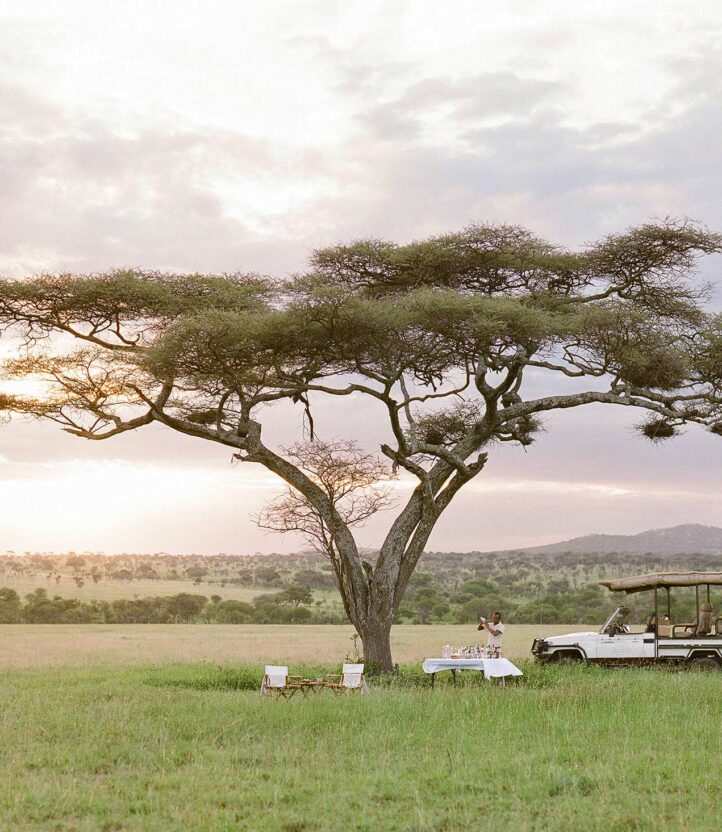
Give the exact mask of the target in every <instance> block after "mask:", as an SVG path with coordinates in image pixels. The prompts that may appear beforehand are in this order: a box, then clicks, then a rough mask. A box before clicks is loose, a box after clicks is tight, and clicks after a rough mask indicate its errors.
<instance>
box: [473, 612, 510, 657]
mask: <svg viewBox="0 0 722 832" xmlns="http://www.w3.org/2000/svg"><path fill="white" fill-rule="evenodd" d="M476 629H477V630H486V631H487V632H488V633H489V638H488V640H487V642H486V646H487V647H489V648H490V649H491V650H493V651H494V652H495V653H498V654H499V655H501V646H502V642H503V640H504V629H505V627H504V624H503V622H502V620H501V613H500V612H499V610H496V611H495V612H493V613H492V616H491V621H487V620H486V618H483V617H482V618H480V619H479V626H478V627H477V628H476Z"/></svg>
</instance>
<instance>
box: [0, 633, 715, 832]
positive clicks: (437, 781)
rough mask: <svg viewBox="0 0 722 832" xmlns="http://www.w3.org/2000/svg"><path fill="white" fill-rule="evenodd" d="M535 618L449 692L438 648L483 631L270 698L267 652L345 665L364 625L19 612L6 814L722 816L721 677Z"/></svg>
mask: <svg viewBox="0 0 722 832" xmlns="http://www.w3.org/2000/svg"><path fill="white" fill-rule="evenodd" d="M538 629H539V628H535V627H514V626H510V628H509V648H510V649H509V652H510V654H511V655H512V656H513V658H514V660H515V661H516V662H517V663H518V664H519V665H520V666H521V667H522V668H523V670H524V672H525V676H524V677H523V679H520V680H518V681H517V682H515V683H511V684H509V685H507V687H506V688H502V687H501V686H498V685H497V684H492V683H488V682H483V681H482V680H481V679H480V678H479V675H478V674H470V673H469V674H466V675H465V676H464V678H463V681H462V682H461V683H460V684H459V685H458V686H457V687H454V686H453V685H452V684H451V681H450V680H448V679H447V680H444V679H441V678H440V679H439V681H437V685H436V688H435V690H433V691H432V690H431V689H430V686H429V681H428V677H426V676H425V675H424V674H423V673H422V672H421V669H420V664H419V661H420V659H421V657H422V656H424V655H427V656H428V655H433V654H434V653H438V650H439V648H440V646H441V644H443V643H445V642H446V641H450V642H451V643H470V642H473V641H474V640H475V639H473V637H472V636H471V634H470V631H469V630H470V628H468V627H453V626H444V625H440V626H435V625H431V626H416V627H411V626H409V627H403V626H400V627H397V628H395V630H396V632H395V635H394V649H395V655H396V658H397V659H398V660H399V662H400V663H401V666H400V669H399V673H398V675H396V676H394V677H392V678H388V679H385V680H383V681H374V680H372V681H371V693H370V695H369V696H358V695H345V696H335V695H333V694H332V693H331V692H329V691H322V692H321V693H319V694H318V695H309V696H308V697H307V698H306V699H303V698H301V697H300V696H297V697H295V698H293V699H291V700H290V701H284V700H281V701H274V700H271V699H269V698H261V697H259V695H258V688H259V685H260V679H261V675H262V669H263V668H262V665H263V661H264V660H268V661H270V660H279V661H281V660H283V661H285V662H287V663H289V665H290V667H291V672H292V673H298V674H301V675H306V676H310V677H312V678H315V677H317V676H319V675H322V674H325V673H329V672H337V671H338V669H339V666H340V662H341V660H342V659H343V657H344V655H345V652H347V651H348V649H349V647H352V642H351V640H350V634H351V629H350V628H346V627H332V626H318V627H313V626H296V627H290V626H289V627H272V626H265V627H253V626H242V625H239V626H235V627H221V626H183V625H174V626H165V627H164V626H142V625H137V626H135V627H133V626H126V627H110V626H84V625H77V626H72V625H68V626H64V627H63V626H47V625H45V626H38V627H31V626H20V625H18V626H13V625H8V626H4V627H2V628H1V629H0V639H1V641H2V650H1V651H0V656H2V663H3V666H4V667H5V670H4V672H3V675H2V680H1V682H0V708H1V713H2V721H1V722H0V730H1V731H2V736H1V737H0V743H1V744H0V748H2V777H1V778H0V812H1V815H0V828H2V829H3V830H12V832H15V831H16V830H17V831H18V832H19V830H57V831H58V832H61V831H62V832H71V830H75V832H91V831H92V832H95V830H103V831H104V832H121V830H122V831H123V832H125V831H126V830H127V831H128V832H131V831H133V830H152V831H153V832H156V830H157V831H158V832H160V830H163V832H165V830H174V829H183V830H193V831H194V832H195V831H196V830H197V831H198V832H200V831H201V830H204V831H205V830H208V832H211V830H212V831H213V832H215V831H216V830H282V831H283V832H301V831H302V830H339V829H354V830H378V829H384V830H461V829H469V828H476V827H478V826H479V825H480V824H483V825H484V827H487V828H494V829H498V830H580V829H584V830H602V829H604V830H619V832H626V830H647V829H649V830H652V829H654V830H657V829H659V828H669V829H676V830H708V829H709V830H711V829H718V828H719V814H718V807H719V804H720V799H721V798H722V781H721V780H720V777H719V767H718V765H717V764H716V761H717V760H718V755H719V747H720V740H721V739H722V737H721V729H720V725H722V706H721V697H720V693H721V682H722V679H721V678H720V674H718V673H690V672H670V671H662V670H657V669H646V670H616V671H609V670H602V669H597V668H580V667H543V666H538V665H536V664H534V663H532V662H531V661H529V660H528V658H525V656H528V647H529V645H530V639H531V638H532V637H533V635H534V634H535V631H536V630H538ZM541 629H543V630H545V632H547V634H551V633H552V632H559V631H561V630H562V629H564V628H563V627H547V628H543V627H542V628H541ZM566 629H569V628H568V627H567V628H566ZM463 636H466V638H463ZM173 645H175V647H174V648H173ZM108 648H109V649H108ZM101 656H103V657H104V658H102V659H101Z"/></svg>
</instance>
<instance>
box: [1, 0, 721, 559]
mask: <svg viewBox="0 0 722 832" xmlns="http://www.w3.org/2000/svg"><path fill="white" fill-rule="evenodd" d="M721 24H722V7H720V4H719V3H718V2H716V1H715V0H709V2H704V0H702V1H700V0H698V2H696V3H695V4H693V5H690V6H687V7H686V8H685V6H684V5H683V4H681V3H679V2H676V0H675V2H670V1H668V2H664V0H654V2H647V1H646V0H640V2H637V3H629V2H628V0H625V2H615V0H604V2H602V0H597V1H596V2H595V1H594V0H590V1H589V2H585V3H579V2H578V0H576V2H564V0H553V2H552V0H546V2H539V0H536V1H535V2H531V1H530V2H524V1H522V0H519V2H515V0H506V1H505V0H500V2H496V3H493V4H492V3H485V2H478V0H476V2H449V1H448V0H447V2H445V3H438V2H426V0H413V2H412V1H411V0H410V1H409V2H398V0H384V2H369V0H364V1H363V2H352V1H351V0H346V1H345V2H328V1H327V0H307V1H306V2H305V3H298V2H280V0H279V1H278V2H273V1H272V0H271V1H270V2H267V3H265V4H261V3H256V2H239V0H234V1H233V2H218V1H217V0H216V2H214V0H204V2H191V1H190V0H174V2H173V3H172V4H169V3H167V2H160V0H143V2H139V1H138V0H125V1H124V2H122V3H121V2H114V0H108V2H104V3H98V2H94V1H93V0H88V1H87V2H80V1H79V0H62V2H50V0H33V2H32V3H26V4H21V3H17V2H15V1H14V0H13V2H7V1H6V0H0V273H3V274H5V275H11V276H17V277H20V276H24V275H29V274H33V273H37V272H40V271H48V270H49V271H58V270H68V271H77V272H87V271H93V270H100V269H107V268H109V267H114V266H140V267H153V268H159V269H169V270H171V269H172V270H199V271H206V272H213V271H216V272H217V271H238V270H240V271H259V272H263V273H269V274H275V275H286V274H289V273H292V272H294V271H297V270H300V269H303V267H304V265H305V261H306V257H307V255H308V252H309V251H310V250H311V249H313V248H315V247H318V246H323V245H327V244H330V243H334V242H337V241H346V240H349V239H353V238H358V237H367V236H375V237H384V238H389V239H396V240H401V241H405V240H410V239H414V238H419V237H423V236H426V235H429V234H434V233H439V232H445V231H450V230H455V229H459V228H461V227H463V226H464V225H466V224H468V223H470V222H512V223H521V224H524V225H526V226H528V227H529V228H531V229H532V230H534V231H535V232H537V233H539V234H541V235H544V236H546V237H548V238H549V239H551V240H552V241H554V242H557V243H562V244H565V245H568V246H581V245H583V244H584V243H585V242H588V241H590V240H594V239H596V238H598V237H600V236H602V235H604V234H607V233H609V232H613V231H618V230H622V229H624V228H625V227H627V226H629V225H634V224H637V223H640V222H644V221H646V220H648V219H650V218H654V217H664V216H667V215H674V216H680V215H686V216H690V217H692V218H693V219H695V220H699V221H701V222H704V223H707V224H708V225H710V226H711V227H712V228H715V229H716V230H720V229H722V217H721V216H720V203H721V202H722V199H721V198H720V194H721V193H722V169H721V162H720V160H721V159H722V155H721V154H720V135H721V128H722V119H721V118H720V112H721V105H720V101H721V100H722V98H721V95H720V93H722V89H721V87H722V81H721V79H722V52H721V51H720V43H721V42H722V40H721V39H720V28H722V27H721ZM720 265H721V263H720V261H719V259H716V260H714V261H713V260H708V261H707V262H706V263H705V266H704V270H705V275H706V276H707V277H708V278H710V279H713V280H719V272H720ZM3 347H5V348H7V343H5V344H3V342H0V351H1V350H2V349H3ZM0 386H1V385H0ZM357 408H358V404H357V403H355V402H354V401H353V400H344V401H343V402H342V404H341V405H340V409H339V410H338V411H337V415H336V416H335V417H334V418H327V419H326V421H325V422H324V423H323V426H324V429H325V431H326V435H327V436H332V435H352V434H355V435H357V436H358V437H360V438H361V439H362V441H364V442H365V443H366V444H372V443H373V442H374V441H375V435H374V434H373V432H372V431H371V427H370V426H371V424H372V419H371V416H372V415H373V414H370V413H368V412H367V411H366V410H358V409H357ZM274 418H275V419H276V421H275V422H272V428H273V430H275V433H276V434H277V438H279V439H280V438H281V437H282V435H284V436H285V432H286V431H287V429H288V427H289V423H288V420H287V418H286V417H284V416H282V415H280V416H278V417H274ZM638 420H639V415H637V416H630V415H629V414H626V413H617V412H614V411H613V410H611V409H607V410H605V409H604V408H598V409H597V410H593V409H590V410H586V411H585V412H584V414H581V413H566V414H563V415H560V416H557V417H554V418H551V419H549V420H547V426H546V427H547V432H546V433H545V434H544V435H543V436H542V437H541V438H540V440H539V442H538V444H536V445H534V446H533V447H532V448H530V449H529V450H528V451H527V452H524V451H523V450H521V449H512V448H506V447H505V448H504V449H503V450H501V451H499V452H495V453H494V455H493V456H492V457H491V460H490V463H489V464H488V466H487V468H486V469H485V471H484V472H483V474H482V475H481V477H479V478H478V479H477V480H476V481H475V482H474V483H472V484H471V485H470V486H468V487H467V490H466V492H465V493H463V492H462V494H461V495H460V496H459V497H458V498H457V502H456V504H455V505H454V506H453V508H452V509H450V510H449V512H448V516H447V517H445V519H444V520H443V521H442V522H441V523H440V524H439V527H438V529H437V530H436V532H435V534H434V536H433V537H432V540H431V543H430V548H432V549H436V550H440V549H456V550H461V549H463V550H467V549H491V548H500V547H504V548H506V547H512V546H525V545H533V544H537V543H545V542H551V541H555V540H559V539H563V538H568V537H572V536H575V535H579V534H586V533H592V532H610V533H615V532H618V533H627V532H636V531H641V530H643V529H645V528H650V527H655V526H669V525H673V524H676V523H683V522H700V523H707V524H717V525H722V465H721V464H720V463H721V461H722V443H720V441H719V439H717V438H716V437H713V436H710V435H709V434H704V433H703V432H702V431H701V430H694V429H690V430H689V431H688V432H687V434H686V435H684V436H682V437H681V438H679V439H678V440H676V441H675V442H673V443H667V444H665V445H663V446H661V447H660V446H652V445H649V444H645V443H643V442H642V441H641V440H640V439H638V438H636V436H635V435H634V432H633V429H632V425H633V424H634V422H636V421H638ZM277 489H278V486H277V483H276V482H274V480H273V479H272V477H271V476H270V475H269V474H267V473H265V472H264V470H263V469H252V468H246V467H238V466H235V467H234V466H231V464H230V451H226V450H223V449H222V448H221V449H219V448H218V447H213V446H210V447H209V446H208V443H202V442H198V441H195V440H192V439H186V438H181V437H174V436H172V435H169V434H168V432H167V431H166V430H164V429H163V428H161V427H157V426H153V427H151V428H149V429H147V430H145V431H143V432H137V433H136V434H133V435H129V436H124V437H122V438H119V439H116V440H113V441H112V442H107V443H97V444H96V443H92V444H91V443H87V444H86V443H84V442H83V441H82V440H78V439H74V438H72V437H69V436H67V435H64V434H62V433H60V432H58V430H56V429H55V428H54V427H53V426H51V425H38V424H28V423H23V422H14V423H12V424H10V425H0V505H1V506H2V513H1V514H0V551H2V550H4V549H13V550H16V551H23V550H32V551H35V550H46V549H50V550H56V551H60V550H66V549H75V550H78V551H80V550H85V549H93V550H105V551H107V552H119V551H142V552H152V551H160V550H164V551H169V552H170V551H173V552H205V553H213V552H221V551H223V552H254V551H262V552H263V551H290V550H293V549H294V548H298V545H299V542H298V541H297V540H293V539H291V538H287V539H285V540H284V539H282V538H278V537H276V536H273V535H269V534H266V533H262V532H260V531H259V530H258V529H256V528H255V526H254V525H253V524H252V523H251V522H250V520H249V514H250V513H252V512H253V511H255V510H257V509H258V508H259V507H260V505H261V504H262V503H263V502H264V501H265V500H267V499H269V498H270V497H272V496H273V495H274V494H275V493H277ZM403 489H404V484H403V483H401V484H400V491H401V492H402V493H403ZM382 528H383V522H382V521H380V522H378V523H375V524H372V525H370V526H369V528H368V529H367V530H365V531H363V532H361V533H360V539H361V542H362V543H363V544H364V545H369V546H373V545H375V544H377V543H378V542H379V541H380V534H381V531H382Z"/></svg>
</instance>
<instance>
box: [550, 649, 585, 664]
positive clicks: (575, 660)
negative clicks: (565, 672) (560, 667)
mask: <svg viewBox="0 0 722 832" xmlns="http://www.w3.org/2000/svg"><path fill="white" fill-rule="evenodd" d="M555 655H556V663H557V664H579V663H580V662H582V661H584V660H583V659H582V657H581V655H580V654H579V653H578V652H577V651H576V650H561V651H560V652H559V653H556V654H555Z"/></svg>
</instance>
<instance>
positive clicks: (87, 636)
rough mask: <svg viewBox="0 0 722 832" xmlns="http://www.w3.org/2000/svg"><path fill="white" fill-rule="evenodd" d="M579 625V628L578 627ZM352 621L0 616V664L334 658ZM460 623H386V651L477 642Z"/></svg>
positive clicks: (512, 644) (513, 650)
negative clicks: (26, 620)
mask: <svg viewBox="0 0 722 832" xmlns="http://www.w3.org/2000/svg"><path fill="white" fill-rule="evenodd" d="M575 629H578V627H576V626H575V625H569V624H556V625H548V626H541V625H540V626H536V625H525V624H518V625H514V624H510V625H509V626H508V628H507V632H506V637H505V639H504V650H505V653H506V654H507V655H508V656H510V657H511V658H523V657H528V656H529V649H530V647H531V643H532V641H533V640H534V638H535V637H536V636H539V635H555V634H559V633H565V632H566V633H568V632H570V631H572V630H575ZM582 629H584V628H582ZM353 633H354V629H353V627H351V626H350V625H349V626H334V625H328V624H326V625H303V626H294V625H284V624H234V625H224V624H3V625H0V667H3V668H31V667H87V668H92V667H108V666H118V665H124V666H127V665H138V664H148V663H151V662H169V661H206V662H221V663H228V662H259V663H263V662H269V663H270V662H271V661H275V660H279V661H283V662H287V663H290V664H293V663H294V662H304V661H322V662H334V663H338V662H340V661H341V660H342V659H343V658H344V656H346V655H347V654H348V653H349V651H352V650H353V643H352V641H351V636H352V635H353ZM479 635H480V633H477V632H476V629H475V628H474V626H473V625H468V624H430V625H420V624H419V625H413V624H401V625H398V626H396V627H394V628H393V630H392V644H393V655H394V659H395V660H396V661H399V662H418V661H420V660H421V659H422V658H425V657H427V656H440V655H441V647H442V645H444V644H447V643H448V644H452V645H454V646H461V645H465V644H477V643H479V641H480V639H479V638H478V636H479Z"/></svg>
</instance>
